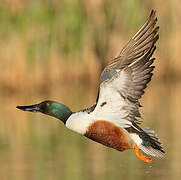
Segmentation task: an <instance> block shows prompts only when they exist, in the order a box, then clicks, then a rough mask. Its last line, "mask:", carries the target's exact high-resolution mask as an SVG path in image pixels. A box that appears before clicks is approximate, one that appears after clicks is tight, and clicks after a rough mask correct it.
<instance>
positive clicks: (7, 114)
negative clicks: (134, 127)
mask: <svg viewBox="0 0 181 180" xmlns="http://www.w3.org/2000/svg"><path fill="white" fill-rule="evenodd" d="M67 89H68V90H67ZM67 89H66V90H65V92H62V93H61V95H60V94H59V93H58V92H57V93H56V92H54V93H53V94H54V97H53V96H52V95H50V97H53V98H51V99H54V100H57V99H62V101H61V102H65V103H66V104H68V105H69V106H72V109H73V110H78V109H81V108H82V107H85V106H86V105H90V104H91V103H93V101H94V99H95V91H94V90H92V89H89V88H87V89H84V88H77V89H78V91H77V92H75V89H76V87H75V88H71V89H70V88H67ZM180 90H181V84H180V83H176V84H170V85H168V84H167V85H165V83H164V84H160V83H158V84H157V83H155V84H153V83H151V84H150V86H149V87H148V89H147V93H146V94H145V95H144V98H143V99H142V101H141V102H142V104H144V108H143V111H144V114H143V116H144V126H146V127H148V126H149V127H150V128H152V129H154V130H155V131H156V132H157V133H158V134H159V137H160V138H161V140H162V142H163V143H164V147H165V150H166V156H165V158H164V159H163V160H158V159H154V160H153V164H152V165H150V164H146V163H144V162H142V161H140V160H139V159H138V158H136V156H135V154H134V151H132V150H129V151H125V152H123V153H120V152H118V151H116V150H114V149H110V148H106V147H104V146H102V145H100V144H98V143H95V142H93V141H91V140H88V139H87V138H85V137H82V136H80V135H79V134H76V133H74V132H71V131H70V130H67V129H66V128H65V127H64V126H63V124H62V123H61V122H59V121H58V120H55V119H54V118H51V117H47V116H45V115H42V114H38V113H37V114H33V113H25V112H20V111H18V110H16V109H15V106H16V105H17V102H19V101H20V99H18V97H9V98H7V97H6V98H5V97H1V104H0V106H1V109H0V117H1V121H0V177H1V179H8V180H9V179H13V180H16V179H17V180H21V179H43V180H46V179H47V180H48V179H63V180H66V179H74V180H76V179H77V180H81V179H88V180H89V179H90V180H92V179H105V180H113V179H123V178H125V179H128V180H129V179H130V180H132V179H143V178H146V179H148V180H149V179H150V180H151V179H159V180H160V179H179V177H180V174H181V163H180V162H181V155H180V151H181V141H180V137H181V131H180V125H181V123H180V118H179V117H180V115H181V112H180V107H181V101H180V100H181V93H180V92H181V91H180ZM55 94H56V95H57V96H56V97H55ZM80 97H81V99H80ZM32 99H33V100H32ZM39 100H40V99H38V100H37V99H35V98H27V96H26V97H24V99H21V101H22V103H23V102H27V104H28V103H34V102H36V101H37V102H38V101H39ZM41 100H42V99H41ZM41 100H40V101H41Z"/></svg>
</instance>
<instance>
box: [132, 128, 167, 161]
mask: <svg viewBox="0 0 181 180" xmlns="http://www.w3.org/2000/svg"><path fill="white" fill-rule="evenodd" d="M130 135H131V137H132V139H133V140H134V142H135V145H134V148H135V152H136V155H137V157H139V158H140V157H141V156H144V155H142V154H141V153H140V152H139V151H138V149H141V150H142V151H143V152H144V153H146V154H147V155H150V156H154V157H158V158H162V157H163V155H164V153H165V151H164V150H163V147H162V143H161V142H160V139H159V138H158V136H157V134H156V133H155V132H154V131H153V130H150V129H148V128H140V127H139V126H136V129H135V128H134V130H133V129H132V131H131V132H130ZM144 157H146V156H144ZM144 157H143V159H142V160H144ZM140 159H141V158H140ZM150 160H151V159H150ZM146 162H147V161H146Z"/></svg>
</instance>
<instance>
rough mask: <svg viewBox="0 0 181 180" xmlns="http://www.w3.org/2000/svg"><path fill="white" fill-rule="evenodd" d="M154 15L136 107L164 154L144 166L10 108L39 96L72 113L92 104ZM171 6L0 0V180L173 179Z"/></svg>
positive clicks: (139, 0) (178, 133)
mask: <svg viewBox="0 0 181 180" xmlns="http://www.w3.org/2000/svg"><path fill="white" fill-rule="evenodd" d="M151 9H156V10H157V17H158V20H159V21H158V24H159V26H160V31H159V32H160V33H159V34H160V39H159V41H158V43H157V50H156V53H155V54H154V56H155V57H156V61H155V66H156V69H155V71H154V76H153V79H152V82H151V83H150V84H149V87H148V88H147V90H146V94H145V95H144V96H143V98H142V100H141V103H142V104H143V105H144V107H143V110H142V111H143V112H144V113H142V114H143V117H144V126H146V127H148V126H149V127H150V128H152V129H154V130H155V131H156V132H157V133H158V134H159V137H160V138H161V140H162V142H163V144H164V148H165V150H166V155H165V158H164V159H163V160H157V159H155V160H154V162H153V164H152V165H151V166H150V165H149V164H145V163H144V162H142V161H140V160H139V159H137V158H136V156H135V154H134V152H133V151H131V150H130V151H125V152H123V153H120V152H118V151H116V150H113V149H109V148H106V147H104V146H102V145H99V144H97V143H95V142H93V141H91V140H88V139H86V138H84V137H82V136H80V135H78V134H76V133H73V132H71V131H69V130H68V129H66V128H65V127H64V126H63V124H62V123H60V122H59V121H58V120H55V119H53V118H51V117H47V116H45V115H42V114H38V113H37V114H33V113H25V112H22V111H18V110H17V109H16V108H15V107H16V105H24V104H33V103H37V102H40V101H43V100H45V99H51V100H56V101H60V102H62V103H64V104H67V105H68V106H70V107H71V108H72V110H73V111H77V110H79V109H82V108H85V107H87V106H90V105H92V104H93V103H94V102H95V99H96V94H97V88H98V81H99V75H100V73H101V70H102V69H103V67H104V66H105V65H106V63H107V62H108V61H109V60H111V59H112V58H114V56H115V55H116V54H117V52H118V51H119V50H120V49H121V48H122V47H123V46H124V44H125V43H126V42H127V41H128V40H129V38H131V37H132V36H133V35H134V34H135V33H136V31H137V30H138V29H139V28H140V27H141V25H142V24H143V23H144V22H145V20H146V19H147V17H148V15H149V13H150V12H151ZM180 19H181V6H180V1H179V0H166V1H165V0H153V1H150V0H136V1H135V0H127V1H121V0H114V1H113V0H89V1H86V0H0V72H1V76H0V100H1V101H0V179H2V180H11V179H12V180H24V179H30V180H34V179H35V180H36V179H38V180H41V179H42V180H54V179H62V180H70V179H74V180H83V179H86V180H92V179H105V180H114V179H123V178H125V179H129V180H132V179H135V180H140V179H143V178H144V179H150V180H151V179H158V180H160V179H164V180H165V179H172V180H173V179H179V178H180V177H181V153H180V152H181V141H180V137H181V130H180V129H181V121H180V116H181V81H180V76H181V60H180V54H181V51H180V50H181V49H180V46H181V23H180Z"/></svg>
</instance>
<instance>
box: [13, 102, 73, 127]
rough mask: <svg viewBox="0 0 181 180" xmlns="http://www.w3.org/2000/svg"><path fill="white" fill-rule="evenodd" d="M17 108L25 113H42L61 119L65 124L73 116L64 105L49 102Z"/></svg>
mask: <svg viewBox="0 0 181 180" xmlns="http://www.w3.org/2000/svg"><path fill="white" fill-rule="evenodd" d="M16 108H18V109H20V110H23V111H30V112H41V113H43V114H47V115H50V116H53V117H55V118H58V119H60V120H61V121H62V122H63V123H64V124H65V123H66V121H67V119H68V118H69V117H70V115H71V114H72V111H71V110H70V109H69V108H68V107H67V106H65V105H64V104H61V103H58V102H55V101H49V100H48V101H43V102H41V103H39V104H34V105H29V106H16Z"/></svg>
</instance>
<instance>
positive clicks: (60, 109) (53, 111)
mask: <svg viewBox="0 0 181 180" xmlns="http://www.w3.org/2000/svg"><path fill="white" fill-rule="evenodd" d="M47 114H48V115H50V116H53V117H55V118H57V119H60V120H61V121H62V122H63V123H64V124H65V123H66V121H67V119H68V118H69V117H70V116H71V114H72V111H71V110H70V109H69V108H68V107H67V106H65V105H64V104H61V103H58V102H53V103H52V104H51V106H50V107H49V111H48V113H47Z"/></svg>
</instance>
